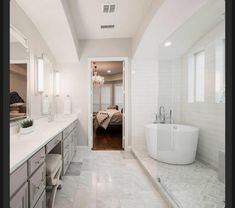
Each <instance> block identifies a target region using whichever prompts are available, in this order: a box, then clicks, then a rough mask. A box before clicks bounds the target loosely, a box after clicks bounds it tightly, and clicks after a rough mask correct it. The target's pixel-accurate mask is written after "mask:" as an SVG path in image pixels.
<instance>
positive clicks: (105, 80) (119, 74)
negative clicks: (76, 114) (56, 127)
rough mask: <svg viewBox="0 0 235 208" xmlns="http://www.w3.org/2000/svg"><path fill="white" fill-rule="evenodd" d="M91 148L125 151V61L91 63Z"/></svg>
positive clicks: (92, 61) (95, 61)
mask: <svg viewBox="0 0 235 208" xmlns="http://www.w3.org/2000/svg"><path fill="white" fill-rule="evenodd" d="M90 69H91V77H90V78H91V79H90V91H91V96H90V107H89V108H90V113H91V118H90V119H89V120H90V121H89V132H90V142H89V146H90V147H91V148H92V150H124V148H125V112H126V108H125V99H126V98H125V83H126V79H125V61H124V60H105V59H103V60H100V59H99V60H94V59H93V60H90Z"/></svg>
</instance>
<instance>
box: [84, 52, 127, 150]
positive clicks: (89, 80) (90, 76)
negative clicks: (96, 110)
mask: <svg viewBox="0 0 235 208" xmlns="http://www.w3.org/2000/svg"><path fill="white" fill-rule="evenodd" d="M96 61H123V62H124V67H123V68H124V73H125V74H124V75H125V76H124V78H125V79H124V86H125V106H124V112H125V118H124V119H125V127H124V130H125V132H124V135H125V142H124V147H123V148H124V150H125V149H127V148H128V139H129V138H128V129H129V126H128V125H129V116H128V114H129V113H126V112H129V109H128V94H129V92H128V91H129V90H128V86H129V85H128V78H129V76H128V71H129V63H128V57H91V58H88V71H89V79H88V146H89V147H90V148H92V147H93V136H92V135H93V134H92V127H93V124H92V120H93V119H92V112H93V109H92V87H91V86H92V65H91V64H92V62H96Z"/></svg>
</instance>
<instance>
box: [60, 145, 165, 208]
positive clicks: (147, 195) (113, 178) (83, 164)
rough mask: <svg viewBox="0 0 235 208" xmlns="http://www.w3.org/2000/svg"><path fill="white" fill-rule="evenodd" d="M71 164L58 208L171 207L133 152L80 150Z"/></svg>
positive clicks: (64, 179) (65, 177) (64, 181)
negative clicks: (156, 188)
mask: <svg viewBox="0 0 235 208" xmlns="http://www.w3.org/2000/svg"><path fill="white" fill-rule="evenodd" d="M72 161H73V162H72V166H75V167H71V171H70V173H69V174H66V175H65V176H64V177H63V183H62V189H61V190H58V191H57V195H56V201H55V208H69V207H71V208H75V207H76V208H152V207H156V208H166V207H168V206H167V205H166V203H165V201H164V200H163V199H162V197H161V196H160V194H159V193H158V192H156V190H155V189H154V187H153V186H152V184H151V182H150V181H149V179H148V178H147V176H146V175H145V173H144V172H143V170H142V168H141V167H140V166H139V164H138V162H137V160H136V159H135V158H134V157H133V155H132V153H130V152H123V151H91V150H89V149H88V148H78V149H77V152H76V154H75V156H74V158H73V160H72ZM73 172H75V174H72V173H73ZM78 172H79V173H80V174H79V175H76V173H78Z"/></svg>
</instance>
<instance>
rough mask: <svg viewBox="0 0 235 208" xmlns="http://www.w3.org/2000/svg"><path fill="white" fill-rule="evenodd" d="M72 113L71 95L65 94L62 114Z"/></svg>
mask: <svg viewBox="0 0 235 208" xmlns="http://www.w3.org/2000/svg"><path fill="white" fill-rule="evenodd" d="M71 113H72V102H71V97H70V96H69V95H67V96H66V97H65V100H64V115H70V114H71Z"/></svg>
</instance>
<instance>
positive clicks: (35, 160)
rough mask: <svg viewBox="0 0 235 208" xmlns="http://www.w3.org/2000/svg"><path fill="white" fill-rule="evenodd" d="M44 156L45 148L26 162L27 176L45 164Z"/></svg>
mask: <svg viewBox="0 0 235 208" xmlns="http://www.w3.org/2000/svg"><path fill="white" fill-rule="evenodd" d="M45 158H46V154H45V148H44V147H43V148H42V149H41V150H39V151H38V152H37V153H35V154H34V155H33V156H32V157H31V158H30V159H29V160H28V167H29V176H31V174H32V173H33V172H34V171H35V170H36V169H37V168H38V167H39V166H40V165H41V164H43V163H44V162H45Z"/></svg>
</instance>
